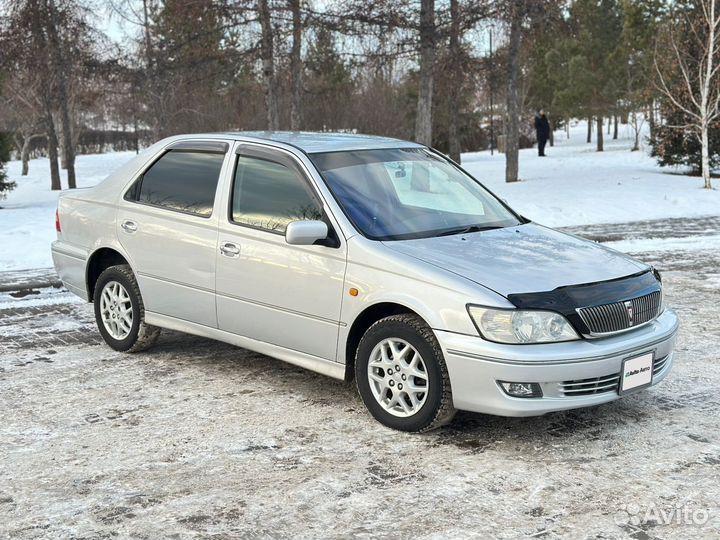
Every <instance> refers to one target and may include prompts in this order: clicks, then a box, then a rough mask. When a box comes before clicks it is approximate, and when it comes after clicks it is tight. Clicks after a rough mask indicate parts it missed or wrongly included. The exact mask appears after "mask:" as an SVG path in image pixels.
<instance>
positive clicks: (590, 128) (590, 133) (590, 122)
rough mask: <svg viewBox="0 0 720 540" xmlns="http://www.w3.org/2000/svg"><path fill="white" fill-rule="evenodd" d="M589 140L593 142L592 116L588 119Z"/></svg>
mask: <svg viewBox="0 0 720 540" xmlns="http://www.w3.org/2000/svg"><path fill="white" fill-rule="evenodd" d="M587 142H588V143H590V142H592V116H588V119H587Z"/></svg>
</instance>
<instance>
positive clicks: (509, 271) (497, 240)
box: [384, 223, 649, 296]
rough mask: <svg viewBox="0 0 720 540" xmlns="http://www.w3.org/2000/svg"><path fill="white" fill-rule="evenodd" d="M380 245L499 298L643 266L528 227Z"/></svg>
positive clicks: (608, 251) (593, 279)
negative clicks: (468, 282) (467, 280)
mask: <svg viewBox="0 0 720 540" xmlns="http://www.w3.org/2000/svg"><path fill="white" fill-rule="evenodd" d="M384 244H385V245H386V246H387V247H389V248H390V249H393V250H395V251H398V252H400V253H403V254H405V255H409V256H411V257H414V258H416V259H419V260H421V261H424V262H426V263H429V264H432V265H434V266H438V267H440V268H443V269H445V270H447V271H449V272H453V273H455V274H458V275H460V276H463V277H465V278H467V279H469V280H472V281H474V282H476V283H479V284H480V285H482V286H484V287H487V288H489V289H492V290H493V291H495V292H497V293H499V294H501V295H503V296H507V295H509V294H517V293H528V292H542V291H551V290H554V289H556V288H558V287H563V286H567V285H579V284H584V283H595V282H598V281H608V280H612V279H617V278H621V277H625V276H629V275H632V274H637V273H638V272H641V271H643V270H647V269H648V268H649V267H648V266H647V265H645V264H643V263H640V262H638V261H635V260H633V259H631V258H630V257H628V256H627V255H624V254H622V253H619V252H617V251H614V250H612V249H609V248H606V247H604V246H601V245H600V244H597V243H595V242H591V241H589V240H583V239H581V238H577V237H575V236H572V235H569V234H565V233H561V232H558V231H554V230H552V229H549V228H547V227H543V226H542V225H537V224H534V223H527V224H524V225H518V226H516V227H506V228H503V229H494V230H488V231H481V232H475V233H469V234H456V235H452V236H440V237H434V238H421V239H416V240H397V241H388V242H384Z"/></svg>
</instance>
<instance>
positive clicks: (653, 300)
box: [576, 291, 662, 337]
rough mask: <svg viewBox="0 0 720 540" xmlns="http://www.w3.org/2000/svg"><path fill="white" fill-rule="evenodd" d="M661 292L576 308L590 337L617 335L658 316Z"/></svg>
mask: <svg viewBox="0 0 720 540" xmlns="http://www.w3.org/2000/svg"><path fill="white" fill-rule="evenodd" d="M661 304H662V292H661V291H654V292H651V293H650V294H646V295H644V296H638V297H637V298H632V299H630V300H625V301H623V302H613V303H611V304H603V305H600V306H589V307H582V308H578V309H577V310H576V311H577V313H578V315H580V318H581V319H582V321H583V322H584V323H585V326H587V327H588V329H589V330H590V334H589V335H590V336H592V337H599V336H607V335H611V334H617V333H619V332H624V331H626V330H631V329H634V328H637V327H639V326H642V325H644V324H648V323H650V322H652V321H653V320H655V319H656V318H657V317H658V315H660V308H661Z"/></svg>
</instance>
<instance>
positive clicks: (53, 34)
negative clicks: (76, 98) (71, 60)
mask: <svg viewBox="0 0 720 540" xmlns="http://www.w3.org/2000/svg"><path fill="white" fill-rule="evenodd" d="M46 7H47V10H48V15H49V19H48V24H47V32H48V42H49V44H50V46H51V49H52V54H53V64H54V66H53V67H54V68H55V69H54V71H55V79H56V82H57V97H58V104H59V105H60V114H61V117H62V138H63V157H64V158H65V165H66V168H67V179H68V187H69V188H70V189H74V188H75V187H76V182H75V144H74V142H73V137H72V124H71V121H70V103H69V100H68V93H67V81H66V77H67V73H68V66H67V62H66V60H65V52H64V47H63V45H62V44H61V43H60V39H59V37H58V14H57V8H56V6H55V0H46Z"/></svg>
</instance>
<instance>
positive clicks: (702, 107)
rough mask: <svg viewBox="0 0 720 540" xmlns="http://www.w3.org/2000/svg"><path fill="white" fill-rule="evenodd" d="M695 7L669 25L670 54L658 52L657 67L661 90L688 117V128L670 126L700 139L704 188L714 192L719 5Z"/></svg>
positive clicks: (710, 0)
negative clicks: (711, 136)
mask: <svg viewBox="0 0 720 540" xmlns="http://www.w3.org/2000/svg"><path fill="white" fill-rule="evenodd" d="M694 8H695V9H694V10H693V11H692V12H690V13H688V12H682V13H680V14H678V16H680V17H681V18H682V19H681V20H682V21H683V24H681V25H676V24H670V25H668V26H667V28H666V31H665V36H664V37H665V40H664V42H665V44H666V45H669V47H664V49H669V54H668V52H666V50H663V52H662V53H661V52H660V51H659V50H658V49H656V51H655V62H654V64H655V71H656V73H657V88H658V90H659V91H660V92H661V93H662V94H663V96H664V97H665V99H667V100H668V101H669V102H670V103H671V104H672V105H673V106H674V107H676V108H677V109H678V110H680V111H682V112H683V113H684V114H685V115H686V117H687V118H688V123H687V124H686V125H677V126H671V127H676V128H679V129H690V130H692V132H693V133H694V134H695V136H696V137H697V138H698V139H699V140H700V146H701V155H702V157H701V167H702V177H703V182H704V187H705V188H707V189H712V183H711V179H710V143H709V137H708V130H709V128H710V126H711V125H712V124H713V123H714V122H715V121H717V120H718V118H720V109H719V108H718V106H719V105H720V80H719V78H718V72H719V71H720V61H719V59H718V58H717V55H718V49H719V48H720V13H718V8H720V6H719V5H717V2H716V0H697V2H696V3H695V5H694ZM680 32H682V34H680ZM663 59H664V61H663Z"/></svg>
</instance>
